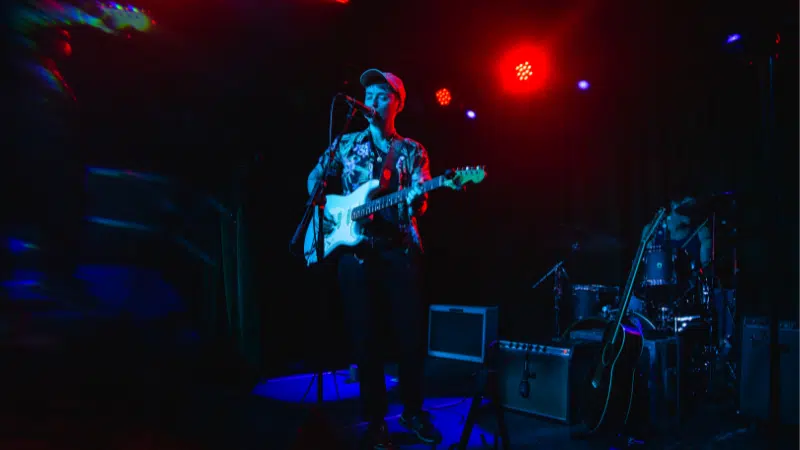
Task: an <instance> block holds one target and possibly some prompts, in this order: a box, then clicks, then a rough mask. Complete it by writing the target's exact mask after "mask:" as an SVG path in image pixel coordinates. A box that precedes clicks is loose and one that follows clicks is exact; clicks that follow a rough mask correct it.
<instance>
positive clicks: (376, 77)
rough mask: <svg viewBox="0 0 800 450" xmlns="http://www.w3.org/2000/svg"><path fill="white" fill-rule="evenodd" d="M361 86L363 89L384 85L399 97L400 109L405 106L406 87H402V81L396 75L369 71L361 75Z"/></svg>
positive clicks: (373, 70) (375, 70)
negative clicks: (374, 85)
mask: <svg viewBox="0 0 800 450" xmlns="http://www.w3.org/2000/svg"><path fill="white" fill-rule="evenodd" d="M360 81H361V85H362V86H364V87H367V86H371V85H373V84H380V83H386V84H388V85H389V87H390V88H391V89H392V91H394V93H395V94H397V96H398V97H400V109H403V107H404V106H405V104H406V87H405V86H404V85H403V80H401V79H400V77H398V76H397V75H395V74H393V73H389V72H383V71H380V70H378V69H369V70H367V71H366V72H364V73H362V74H361V78H360Z"/></svg>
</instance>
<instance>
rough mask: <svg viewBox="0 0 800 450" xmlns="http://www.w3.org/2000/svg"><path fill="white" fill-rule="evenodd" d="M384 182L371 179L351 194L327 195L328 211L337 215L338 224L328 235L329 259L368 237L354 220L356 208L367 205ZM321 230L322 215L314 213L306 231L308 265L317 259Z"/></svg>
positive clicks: (335, 218)
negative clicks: (331, 255)
mask: <svg viewBox="0 0 800 450" xmlns="http://www.w3.org/2000/svg"><path fill="white" fill-rule="evenodd" d="M379 185H380V181H379V180H370V181H367V182H366V183H364V184H362V185H361V186H359V188H358V189H356V190H355V191H353V192H351V193H350V195H327V196H325V210H326V211H327V212H328V213H329V214H330V215H331V216H332V217H333V218H334V220H335V221H336V226H335V227H334V229H333V231H331V232H330V233H328V234H326V235H325V249H324V250H325V253H324V255H323V259H324V258H327V257H328V255H330V254H331V253H332V252H333V251H334V250H336V249H337V248H339V247H354V246H356V245H358V244H359V243H361V242H362V241H363V240H364V235H363V234H361V225H360V223H359V222H358V221H355V220H353V219H352V212H353V209H354V208H356V207H358V206H361V205H364V204H365V203H367V202H368V201H369V200H370V198H369V195H370V193H372V191H373V190H375V189H377V188H378V186H379ZM318 232H319V216H318V214H317V212H316V211H315V212H314V217H313V218H312V219H311V223H310V225H309V226H308V230H306V239H305V242H304V243H303V249H304V253H305V255H304V256H305V258H306V262H307V264H308V265H311V264H314V263H316V262H317V246H316V242H317V233H318Z"/></svg>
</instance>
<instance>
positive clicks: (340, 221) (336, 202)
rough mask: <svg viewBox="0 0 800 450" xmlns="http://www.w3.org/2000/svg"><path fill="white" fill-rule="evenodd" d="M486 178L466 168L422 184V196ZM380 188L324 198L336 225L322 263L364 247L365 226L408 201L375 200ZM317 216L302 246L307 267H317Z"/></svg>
mask: <svg viewBox="0 0 800 450" xmlns="http://www.w3.org/2000/svg"><path fill="white" fill-rule="evenodd" d="M485 177H486V170H485V169H484V168H483V167H482V166H478V167H465V168H460V169H454V170H449V171H447V172H445V174H444V175H440V176H438V177H436V178H434V179H432V180H430V181H426V182H425V183H423V184H422V192H423V193H426V192H430V191H433V190H436V189H439V188H442V187H446V188H450V189H460V188H461V187H463V186H464V185H466V184H468V183H475V184H478V183H480V182H481V181H483V179H484V178H485ZM379 185H380V181H379V180H370V181H368V182H366V183H364V184H363V185H361V186H360V187H359V188H358V189H356V190H355V191H353V192H351V193H350V195H346V196H342V195H327V196H325V209H327V210H328V212H329V213H330V215H331V216H333V218H334V221H335V225H334V227H333V230H331V231H330V232H329V233H328V234H326V235H325V236H324V239H325V248H324V255H323V259H324V258H327V257H328V255H330V254H331V253H332V252H333V251H334V250H336V249H337V248H339V247H354V246H356V245H358V244H359V243H361V242H362V241H363V240H364V239H365V237H364V235H363V234H362V230H361V227H362V225H363V224H364V223H365V222H367V221H369V220H370V217H371V216H372V215H373V214H375V213H376V212H378V211H380V210H382V209H385V208H389V207H390V206H394V205H397V204H399V203H403V202H405V201H406V195H407V194H408V192H407V191H406V190H402V189H401V190H399V191H397V192H394V193H392V194H388V195H385V196H383V197H380V198H376V199H374V200H372V199H371V195H372V194H373V193H374V191H375V190H376V189H377V188H378V186H379ZM318 220H319V217H318V214H314V216H313V219H312V220H311V224H310V225H309V227H308V230H307V231H306V237H305V242H304V244H303V255H304V256H305V259H306V263H307V265H309V266H310V265H312V264H315V263H317V262H318V261H317V246H316V244H317V233H318V227H319V222H318Z"/></svg>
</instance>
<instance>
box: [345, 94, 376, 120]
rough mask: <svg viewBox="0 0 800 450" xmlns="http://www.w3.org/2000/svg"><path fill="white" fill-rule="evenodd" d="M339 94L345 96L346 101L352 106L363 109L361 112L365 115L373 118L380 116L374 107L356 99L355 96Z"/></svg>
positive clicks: (359, 109)
mask: <svg viewBox="0 0 800 450" xmlns="http://www.w3.org/2000/svg"><path fill="white" fill-rule="evenodd" d="M339 95H341V96H342V97H343V98H344V101H346V102H347V103H348V104H350V106H351V107H353V108H355V109H357V110H358V111H361V114H364V117H368V118H370V119H373V118H375V117H380V115H378V112H377V111H375V109H374V108H371V107H369V106H367V105H365V104H363V103H361V102H360V101H358V100H356V99H354V98H353V97H350V96H349V95H345V94H339Z"/></svg>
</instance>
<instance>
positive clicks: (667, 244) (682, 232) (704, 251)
mask: <svg viewBox="0 0 800 450" xmlns="http://www.w3.org/2000/svg"><path fill="white" fill-rule="evenodd" d="M696 202H697V200H696V199H695V198H694V197H690V196H686V197H683V198H682V199H681V200H671V201H670V204H669V211H668V213H667V216H666V217H665V218H664V221H663V222H662V223H661V224H660V225H659V227H660V229H659V230H658V231H657V232H656V233H655V235H654V236H653V237H652V238H651V240H650V241H649V242H648V243H647V247H648V249H653V248H655V247H661V248H663V249H665V250H667V251H671V252H673V253H674V254H675V255H676V256H677V257H676V260H675V264H674V266H673V267H674V270H675V271H676V272H675V275H677V276H678V278H679V279H678V280H677V281H678V282H679V285H677V286H675V288H677V290H669V291H666V292H664V291H662V290H661V289H650V290H649V293H648V292H647V291H645V292H642V293H644V294H646V295H647V296H648V298H651V300H653V301H655V302H656V303H662V302H664V301H668V300H672V297H673V296H674V295H676V294H678V295H680V294H683V293H685V292H686V291H687V290H688V289H690V288H693V287H695V281H696V279H694V278H693V275H694V274H697V273H698V272H702V271H703V270H704V269H705V268H707V267H708V265H709V264H710V263H711V231H710V230H709V227H708V225H706V224H703V225H702V226H701V225H700V224H699V223H697V218H695V220H692V218H691V217H689V216H688V215H685V214H681V213H680V212H679V211H680V210H681V209H682V208H687V207H691V206H692V205H694V204H695V203H696ZM647 232H648V228H647V226H645V228H644V229H643V230H642V236H643V237H644V235H645V234H647ZM645 255H647V252H646V253H645ZM642 270H643V272H646V271H647V267H646V266H645V267H643V268H642ZM660 275H661V276H663V277H671V276H672V275H673V274H672V273H661V274H660ZM645 276H647V275H646V274H644V273H643V274H642V275H641V277H645ZM657 291H658V292H657ZM664 294H666V296H667V298H663V297H664ZM644 305H645V303H644V302H643V301H642V300H641V299H639V298H638V297H636V296H633V298H631V304H630V309H631V310H633V311H638V312H645V311H644Z"/></svg>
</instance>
